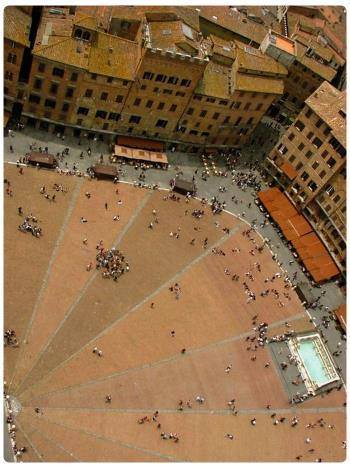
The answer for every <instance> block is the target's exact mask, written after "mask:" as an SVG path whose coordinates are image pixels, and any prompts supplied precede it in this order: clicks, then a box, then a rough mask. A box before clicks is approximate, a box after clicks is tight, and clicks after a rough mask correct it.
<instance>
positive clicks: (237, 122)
mask: <svg viewBox="0 0 350 467" xmlns="http://www.w3.org/2000/svg"><path fill="white" fill-rule="evenodd" d="M241 120H242V117H238V118H237V120H236V123H235V126H237V125H239V124H240V123H241Z"/></svg>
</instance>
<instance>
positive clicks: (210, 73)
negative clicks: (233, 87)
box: [195, 61, 231, 99]
mask: <svg viewBox="0 0 350 467" xmlns="http://www.w3.org/2000/svg"><path fill="white" fill-rule="evenodd" d="M230 70H231V67H226V66H223V65H219V64H217V63H213V62H212V61H210V62H209V63H208V65H207V66H206V68H205V70H204V74H203V78H202V79H201V80H200V81H199V83H198V86H197V88H196V91H195V92H196V93H197V94H203V95H205V96H211V97H217V98H220V99H228V98H229V97H230V94H229V79H230V78H229V75H230Z"/></svg>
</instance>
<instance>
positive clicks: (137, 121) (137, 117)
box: [129, 115, 141, 124]
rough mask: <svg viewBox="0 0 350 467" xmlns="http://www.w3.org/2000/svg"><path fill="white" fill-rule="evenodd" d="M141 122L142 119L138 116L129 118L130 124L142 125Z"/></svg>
mask: <svg viewBox="0 0 350 467" xmlns="http://www.w3.org/2000/svg"><path fill="white" fill-rule="evenodd" d="M140 121H141V117H139V116H138V115H131V117H130V118H129V123H136V124H137V123H140Z"/></svg>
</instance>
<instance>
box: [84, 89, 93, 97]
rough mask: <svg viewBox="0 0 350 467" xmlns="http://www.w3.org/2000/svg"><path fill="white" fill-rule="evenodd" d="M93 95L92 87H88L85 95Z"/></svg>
mask: <svg viewBox="0 0 350 467" xmlns="http://www.w3.org/2000/svg"><path fill="white" fill-rule="evenodd" d="M91 96H92V89H86V90H85V94H84V97H91Z"/></svg>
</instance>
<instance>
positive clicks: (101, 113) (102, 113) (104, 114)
mask: <svg viewBox="0 0 350 467" xmlns="http://www.w3.org/2000/svg"><path fill="white" fill-rule="evenodd" d="M106 117H107V112H106V111H105V110H96V113H95V118H103V119H105V118H106Z"/></svg>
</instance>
